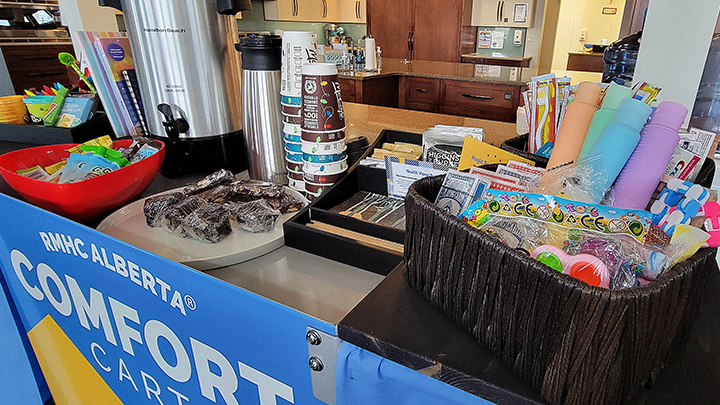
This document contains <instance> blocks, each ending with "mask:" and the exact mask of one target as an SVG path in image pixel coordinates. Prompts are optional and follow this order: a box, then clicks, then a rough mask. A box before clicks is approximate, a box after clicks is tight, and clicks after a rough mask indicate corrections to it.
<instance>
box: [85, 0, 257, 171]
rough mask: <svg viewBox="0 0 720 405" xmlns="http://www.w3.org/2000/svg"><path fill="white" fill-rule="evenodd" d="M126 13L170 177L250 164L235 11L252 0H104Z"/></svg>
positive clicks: (144, 94)
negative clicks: (245, 129)
mask: <svg viewBox="0 0 720 405" xmlns="http://www.w3.org/2000/svg"><path fill="white" fill-rule="evenodd" d="M98 1H99V4H100V5H101V6H109V7H113V8H116V9H118V10H120V11H122V12H123V14H124V16H125V24H126V26H127V30H128V36H129V38H130V45H131V47H132V52H133V59H134V60H135V68H136V71H137V74H138V81H139V82H140V93H141V95H142V99H143V104H144V106H145V114H146V116H147V121H148V129H149V131H150V134H151V135H152V136H157V137H160V138H161V139H162V140H163V141H165V143H166V145H167V149H166V158H165V164H164V165H163V170H162V173H163V174H164V175H166V176H169V177H174V176H176V175H178V174H182V173H185V172H193V171H210V170H215V169H217V168H220V167H225V168H229V169H231V170H234V171H239V170H241V169H244V168H245V166H246V163H245V151H244V147H243V145H242V143H243V142H242V111H241V85H240V61H239V58H238V54H237V52H236V51H235V42H236V40H237V21H236V18H235V15H236V14H237V13H238V12H240V11H244V10H251V8H252V7H251V5H250V0H180V1H178V0H98Z"/></svg>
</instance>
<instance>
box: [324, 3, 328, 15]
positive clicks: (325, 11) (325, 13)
mask: <svg viewBox="0 0 720 405" xmlns="http://www.w3.org/2000/svg"><path fill="white" fill-rule="evenodd" d="M327 14H328V9H327V0H323V18H327Z"/></svg>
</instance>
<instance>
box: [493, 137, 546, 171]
mask: <svg viewBox="0 0 720 405" xmlns="http://www.w3.org/2000/svg"><path fill="white" fill-rule="evenodd" d="M529 137H530V135H529V134H525V135H520V136H516V137H515V138H510V139H508V140H507V141H505V142H503V143H501V144H500V149H503V150H506V151H508V152H510V153H514V154H516V155H518V156H521V157H524V158H525V159H529V160H532V161H533V162H535V166H537V167H542V168H545V167H547V164H548V158H546V157H542V156H538V155H536V154H534V153H530V152H528V151H527V150H528V149H527V145H528V138H529Z"/></svg>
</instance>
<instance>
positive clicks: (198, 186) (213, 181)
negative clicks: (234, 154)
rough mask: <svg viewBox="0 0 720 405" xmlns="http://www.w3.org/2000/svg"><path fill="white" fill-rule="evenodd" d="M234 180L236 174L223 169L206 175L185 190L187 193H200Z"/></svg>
mask: <svg viewBox="0 0 720 405" xmlns="http://www.w3.org/2000/svg"><path fill="white" fill-rule="evenodd" d="M233 181H235V175H234V174H232V172H231V171H229V170H225V169H223V170H220V171H217V172H215V173H213V174H210V175H208V176H206V177H205V178H204V179H202V180H200V181H198V182H197V183H195V184H192V185H189V186H187V187H185V189H183V192H184V193H185V194H186V195H193V194H198V193H201V192H203V191H205V190H208V189H211V188H213V187H216V186H219V185H221V184H230V183H232V182H233Z"/></svg>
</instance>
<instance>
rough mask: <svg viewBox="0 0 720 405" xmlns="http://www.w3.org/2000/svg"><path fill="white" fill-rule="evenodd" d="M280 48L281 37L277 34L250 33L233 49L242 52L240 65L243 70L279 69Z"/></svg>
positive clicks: (280, 60) (280, 59)
mask: <svg viewBox="0 0 720 405" xmlns="http://www.w3.org/2000/svg"><path fill="white" fill-rule="evenodd" d="M281 48H282V38H281V37H280V36H279V35H257V34H251V35H248V36H247V37H243V38H240V43H239V44H235V49H237V50H238V51H240V52H242V67H243V69H245V70H263V71H267V70H280V66H281V64H282V52H281Z"/></svg>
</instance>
